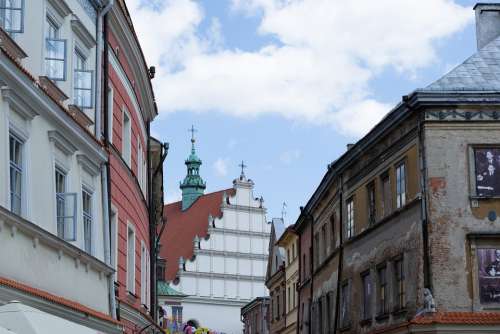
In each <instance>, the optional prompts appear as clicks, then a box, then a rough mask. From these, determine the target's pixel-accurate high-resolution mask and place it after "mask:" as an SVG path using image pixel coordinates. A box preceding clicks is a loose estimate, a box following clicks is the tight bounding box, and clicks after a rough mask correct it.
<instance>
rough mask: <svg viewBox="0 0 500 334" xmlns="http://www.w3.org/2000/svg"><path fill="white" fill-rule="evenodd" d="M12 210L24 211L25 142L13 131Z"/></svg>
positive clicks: (10, 159) (11, 138)
mask: <svg viewBox="0 0 500 334" xmlns="http://www.w3.org/2000/svg"><path fill="white" fill-rule="evenodd" d="M9 167H10V210H11V211H12V212H13V213H15V214H18V215H21V213H22V209H23V208H22V199H23V142H22V141H21V139H19V137H17V136H16V135H14V134H13V133H10V134H9Z"/></svg>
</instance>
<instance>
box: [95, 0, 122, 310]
mask: <svg viewBox="0 0 500 334" xmlns="http://www.w3.org/2000/svg"><path fill="white" fill-rule="evenodd" d="M113 4H114V0H109V1H108V3H107V5H106V6H104V7H103V8H102V10H101V11H99V14H98V17H97V22H98V23H97V41H98V42H97V71H96V72H97V75H96V77H97V79H96V80H97V83H98V84H97V85H96V113H95V115H96V119H95V120H96V122H95V123H96V124H95V125H96V128H95V136H96V138H97V139H98V140H99V141H100V139H101V138H100V136H101V112H100V111H101V102H102V101H101V99H102V88H103V84H104V85H105V94H104V97H105V99H104V105H103V108H102V109H103V110H102V111H103V115H104V147H105V148H106V150H107V152H108V156H107V159H106V163H105V164H104V168H103V169H101V173H102V177H101V182H102V191H103V196H102V202H103V203H102V206H103V217H104V224H103V225H104V243H105V252H104V257H105V260H106V263H109V264H111V210H110V208H111V177H110V176H111V174H110V166H109V150H108V148H109V133H108V113H109V106H108V89H107V83H108V80H109V78H108V61H107V59H108V37H107V36H108V34H107V31H108V19H107V18H108V15H107V13H108V12H109V10H110V9H111V8H112V6H113ZM103 58H104V66H103V65H102V60H103ZM103 72H104V75H103V76H102V74H103ZM102 77H104V80H102V79H101V78H102ZM106 227H107V228H106ZM116 242H118V240H117V241H116ZM115 281H116V272H114V273H113V274H112V275H109V276H108V294H109V309H110V314H111V317H113V319H117V313H116V300H115V288H114V282H115Z"/></svg>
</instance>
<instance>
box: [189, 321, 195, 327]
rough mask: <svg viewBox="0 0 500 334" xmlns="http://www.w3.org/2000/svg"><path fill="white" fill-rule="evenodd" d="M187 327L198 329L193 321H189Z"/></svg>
mask: <svg viewBox="0 0 500 334" xmlns="http://www.w3.org/2000/svg"><path fill="white" fill-rule="evenodd" d="M187 325H188V326H191V327H196V326H195V324H194V321H193V320H188V322H187Z"/></svg>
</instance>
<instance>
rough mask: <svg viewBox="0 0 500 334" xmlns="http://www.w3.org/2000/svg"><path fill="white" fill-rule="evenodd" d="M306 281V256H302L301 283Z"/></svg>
mask: <svg viewBox="0 0 500 334" xmlns="http://www.w3.org/2000/svg"><path fill="white" fill-rule="evenodd" d="M305 280H306V254H302V281H305Z"/></svg>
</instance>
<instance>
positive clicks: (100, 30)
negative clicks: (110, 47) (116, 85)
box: [94, 0, 115, 141]
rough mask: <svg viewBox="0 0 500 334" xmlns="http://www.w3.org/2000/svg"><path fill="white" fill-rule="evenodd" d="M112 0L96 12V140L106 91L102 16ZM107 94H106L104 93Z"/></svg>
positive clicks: (107, 10)
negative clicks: (103, 77) (103, 78)
mask: <svg viewBox="0 0 500 334" xmlns="http://www.w3.org/2000/svg"><path fill="white" fill-rule="evenodd" d="M114 2H115V1H114V0H108V3H107V4H106V5H105V6H104V7H102V8H101V9H100V10H99V11H98V13H97V33H96V36H97V47H96V79H95V82H96V85H95V87H96V89H95V129H94V133H95V136H96V138H97V140H99V141H100V140H101V136H102V130H101V104H102V95H103V94H102V90H103V86H106V87H104V89H106V91H107V83H108V82H107V81H104V82H103V81H102V72H103V68H102V57H101V55H102V54H103V49H104V48H105V46H104V45H103V44H104V43H107V36H105V37H104V38H103V31H104V30H105V28H104V29H103V25H104V16H105V15H106V14H107V13H108V12H109V11H110V10H111V7H113V5H114ZM106 95H107V94H106Z"/></svg>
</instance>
